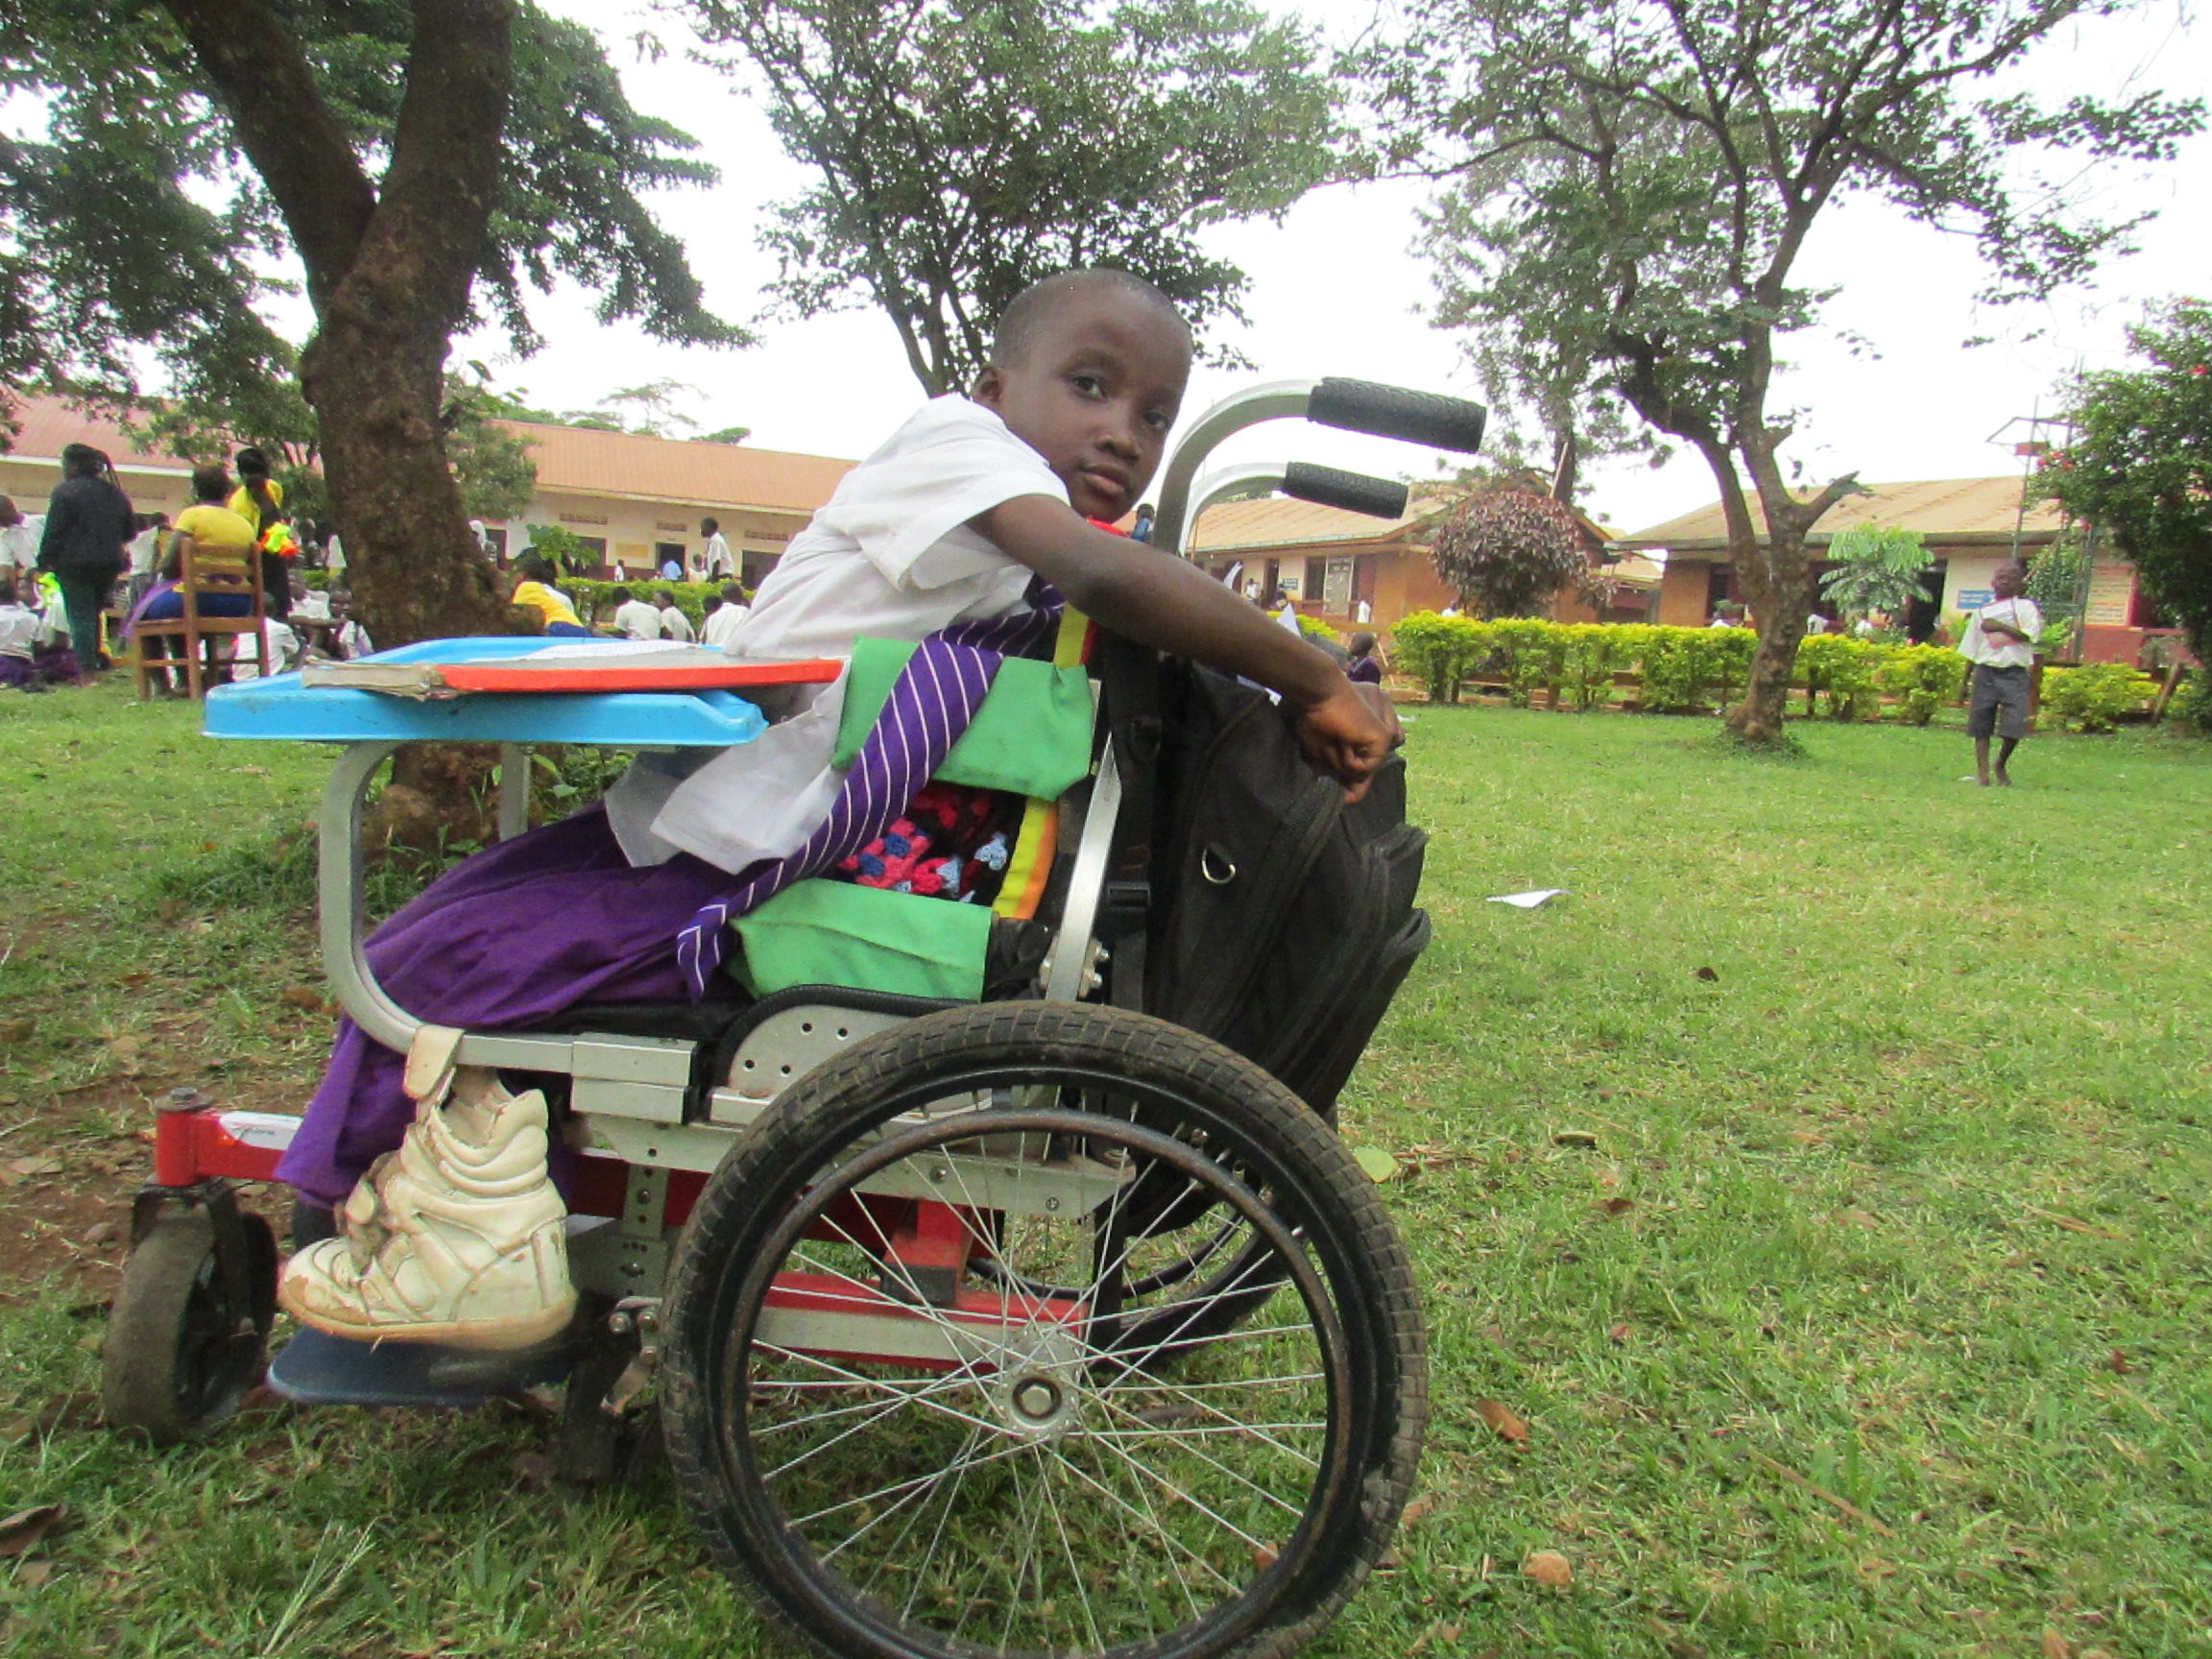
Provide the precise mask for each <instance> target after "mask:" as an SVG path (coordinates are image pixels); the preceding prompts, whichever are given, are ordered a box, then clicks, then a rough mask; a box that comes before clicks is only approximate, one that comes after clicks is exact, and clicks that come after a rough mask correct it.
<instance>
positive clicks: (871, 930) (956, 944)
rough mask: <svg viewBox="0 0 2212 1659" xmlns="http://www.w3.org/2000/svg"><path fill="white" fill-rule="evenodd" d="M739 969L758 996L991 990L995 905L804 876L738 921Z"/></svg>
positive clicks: (978, 994)
mask: <svg viewBox="0 0 2212 1659" xmlns="http://www.w3.org/2000/svg"><path fill="white" fill-rule="evenodd" d="M736 927H737V936H738V937H739V938H740V939H742V940H743V941H744V942H745V955H744V960H743V961H742V962H741V963H736V964H733V968H734V971H735V972H736V974H737V976H738V978H739V979H741V980H743V981H744V983H745V985H746V987H747V988H748V989H749V990H751V991H752V993H753V994H754V995H755V996H756V997H767V996H770V995H772V994H773V993H775V992H778V991H785V990H788V989H790V987H792V986H794V985H842V986H844V987H845V988H846V989H848V990H852V991H887V992H890V993H892V994H894V995H896V996H902V997H942V998H954V999H957V1000H959V1001H963V1002H978V1001H981V1000H982V998H983V962H984V958H985V956H986V955H987V954H988V953H989V951H990V949H991V907H990V906H989V905H988V904H956V903H954V902H952V901H951V900H950V899H926V898H921V897H918V896H917V895H915V894H912V893H892V892H889V891H886V890H885V889H883V888H880V887H858V886H854V884H853V883H852V882H849V881H798V882H794V883H793V884H792V885H790V886H789V887H786V888H785V889H784V890H783V891H782V892H781V893H779V894H777V895H776V897H775V898H773V899H771V900H769V901H768V902H766V903H765V904H763V905H761V906H760V907H759V908H758V909H757V910H755V911H753V912H751V913H750V914H749V915H746V916H743V917H740V918H739V919H738V921H737V923H736Z"/></svg>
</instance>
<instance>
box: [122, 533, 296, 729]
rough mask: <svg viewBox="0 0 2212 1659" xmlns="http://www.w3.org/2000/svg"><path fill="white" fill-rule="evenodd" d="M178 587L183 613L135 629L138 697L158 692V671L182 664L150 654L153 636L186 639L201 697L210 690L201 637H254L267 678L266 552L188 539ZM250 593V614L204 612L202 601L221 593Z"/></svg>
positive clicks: (189, 667)
mask: <svg viewBox="0 0 2212 1659" xmlns="http://www.w3.org/2000/svg"><path fill="white" fill-rule="evenodd" d="M177 590H178V593H179V595H180V597H181V598H182V599H183V602H184V613H183V614H182V615H181V616H168V617H163V618H161V619H159V620H157V621H147V620H145V619H144V618H141V619H140V620H139V623H138V626H137V627H135V628H133V629H132V631H131V666H132V669H133V670H134V671H135V672H136V674H137V676H138V700H139V701H140V702H141V703H143V702H145V701H146V700H147V699H148V698H150V697H151V696H152V695H153V691H152V689H151V687H152V684H153V679H154V676H155V675H156V674H166V673H167V672H168V671H169V670H170V669H172V668H173V667H176V666H177V665H178V663H177V659H176V658H174V657H149V656H147V654H146V641H147V639H148V637H158V638H168V637H179V638H181V639H182V641H183V649H184V661H183V663H182V666H183V669H184V683H185V685H186V686H187V687H188V688H189V689H190V692H191V695H192V696H193V698H194V699H195V700H197V699H199V698H201V697H204V696H205V695H206V667H205V664H204V661H203V660H202V650H201V641H202V640H203V639H215V638H220V637H224V636H226V635H228V636H232V637H235V636H238V635H242V634H251V635H252V636H253V643H254V657H253V661H254V663H255V665H256V666H257V667H258V668H259V669H260V672H261V674H262V676H263V678H267V676H268V675H269V673H270V666H269V613H268V602H267V600H266V599H265V598H264V596H263V594H262V590H261V555H260V553H259V552H258V551H257V550H256V549H254V548H252V547H206V546H203V545H201V543H200V542H199V541H187V542H186V543H185V545H184V547H183V549H182V552H181V556H180V561H179V567H178V580H177ZM240 593H242V594H245V595H247V596H249V597H250V598H251V599H252V602H253V609H252V613H251V614H249V615H245V616H203V615H202V614H201V613H200V603H201V601H202V600H203V599H207V598H212V597H214V596H216V595H217V594H240Z"/></svg>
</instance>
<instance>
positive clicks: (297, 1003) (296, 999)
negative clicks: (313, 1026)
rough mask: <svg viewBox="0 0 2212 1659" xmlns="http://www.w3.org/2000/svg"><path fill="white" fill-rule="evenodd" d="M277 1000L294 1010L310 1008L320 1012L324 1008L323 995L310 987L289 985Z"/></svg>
mask: <svg viewBox="0 0 2212 1659" xmlns="http://www.w3.org/2000/svg"><path fill="white" fill-rule="evenodd" d="M276 999H277V1000H278V1001H279V1002H283V1003H285V1004H287V1005H288V1006H290V1007H294V1008H310V1009H314V1010H316V1011H318V1012H320V1011H321V1009H322V1007H323V993H322V992H320V991H318V990H316V989H315V988H314V987H312V986H309V985H287V986H285V987H284V989H283V991H282V992H280V993H279V994H278V996H277V998H276Z"/></svg>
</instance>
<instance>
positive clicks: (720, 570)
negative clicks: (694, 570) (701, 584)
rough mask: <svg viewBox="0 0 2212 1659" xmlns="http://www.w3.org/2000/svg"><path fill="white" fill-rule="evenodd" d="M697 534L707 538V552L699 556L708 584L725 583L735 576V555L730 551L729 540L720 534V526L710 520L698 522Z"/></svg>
mask: <svg viewBox="0 0 2212 1659" xmlns="http://www.w3.org/2000/svg"><path fill="white" fill-rule="evenodd" d="M699 534H700V535H702V536H704V537H706V538H707V550H706V552H705V553H703V554H702V555H701V556H700V563H701V565H704V566H705V568H706V572H707V580H708V581H709V582H727V581H729V580H730V578H731V577H733V576H734V575H736V574H737V559H736V555H734V554H733V553H732V552H731V551H730V540H729V538H728V537H726V536H724V535H723V534H722V526H721V525H720V524H719V523H718V522H716V521H715V520H714V519H712V518H702V519H700V520H699Z"/></svg>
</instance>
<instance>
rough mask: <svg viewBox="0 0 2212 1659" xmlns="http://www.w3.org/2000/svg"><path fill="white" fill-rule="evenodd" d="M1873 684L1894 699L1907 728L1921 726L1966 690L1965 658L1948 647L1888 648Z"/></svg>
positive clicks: (1876, 671)
mask: <svg viewBox="0 0 2212 1659" xmlns="http://www.w3.org/2000/svg"><path fill="white" fill-rule="evenodd" d="M1874 683H1875V685H1877V686H1878V687H1879V688H1880V689H1882V690H1883V691H1885V692H1887V694H1888V695H1890V696H1891V697H1894V698H1896V699H1897V703H1898V712H1899V714H1900V716H1901V717H1902V718H1903V719H1904V720H1905V722H1906V723H1907V724H1908V725H1912V726H1925V725H1927V724H1928V722H1929V721H1931V720H1933V719H1935V718H1936V709H1940V708H1942V707H1943V706H1944V705H1945V704H1947V703H1956V702H1958V701H1959V697H1960V693H1961V692H1962V691H1964V690H1965V688H1966V659H1965V658H1963V657H1961V656H1960V655H1959V653H1958V652H1956V651H1954V650H1952V649H1951V648H1950V647H1949V646H1948V645H1892V646H1890V647H1888V648H1887V656H1885V657H1884V658H1883V660H1882V661H1881V663H1880V665H1879V666H1877V667H1876V668H1875V670H1874Z"/></svg>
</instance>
